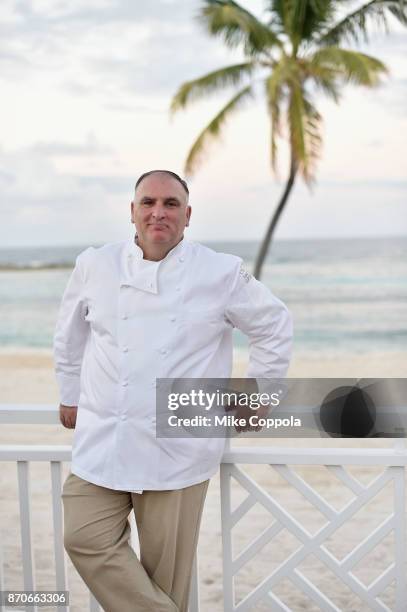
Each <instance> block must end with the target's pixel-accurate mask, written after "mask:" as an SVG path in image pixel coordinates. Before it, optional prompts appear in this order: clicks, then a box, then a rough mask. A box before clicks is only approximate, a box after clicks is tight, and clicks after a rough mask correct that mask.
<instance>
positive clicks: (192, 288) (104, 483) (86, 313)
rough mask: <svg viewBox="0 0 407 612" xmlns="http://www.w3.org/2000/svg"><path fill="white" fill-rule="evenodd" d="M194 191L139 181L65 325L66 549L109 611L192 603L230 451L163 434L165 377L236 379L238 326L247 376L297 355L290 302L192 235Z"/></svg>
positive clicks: (181, 610)
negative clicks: (125, 233)
mask: <svg viewBox="0 0 407 612" xmlns="http://www.w3.org/2000/svg"><path fill="white" fill-rule="evenodd" d="M188 196H189V192H188V187H187V185H186V183H185V181H183V180H182V179H180V177H179V176H178V175H176V174H174V173H172V172H170V171H167V170H155V171H151V172H147V173H146V174H144V175H142V176H141V177H140V178H139V179H138V181H137V183H136V188H135V194H134V199H133V201H132V202H131V221H132V223H134V224H135V227H136V235H135V237H132V238H131V239H130V240H127V241H125V242H120V243H115V244H107V245H105V246H103V247H101V248H99V249H94V248H89V249H87V250H85V251H84V252H83V253H81V254H80V255H79V256H78V258H77V261H76V266H75V269H74V271H73V273H72V276H71V278H70V280H69V283H68V285H67V288H66V290H65V293H64V296H63V299H62V303H61V308H60V312H59V317H58V322H57V326H56V331H55V338H54V355H55V366H56V375H57V379H58V383H59V387H60V395H61V405H60V419H61V422H62V423H63V424H64V425H65V426H66V427H75V433H74V440H73V450H72V464H71V473H70V474H69V476H68V478H67V479H66V481H65V483H64V488H63V494H62V497H63V502H64V521H65V524H64V528H65V540H64V542H65V548H66V550H67V552H68V554H69V556H70V558H71V559H72V562H73V564H74V565H75V567H76V568H77V570H78V572H79V573H80V575H81V576H82V578H83V579H84V581H85V583H86V584H87V585H88V587H89V588H90V590H91V591H92V592H93V593H94V595H95V597H96V598H97V599H98V601H99V602H100V604H101V605H102V606H103V608H104V610H105V611H106V612H141V611H143V612H147V611H150V612H164V611H165V612H176V611H178V612H186V610H187V607H188V595H189V586H190V578H191V567H192V563H193V559H194V555H195V551H196V546H197V540H198V533H199V526H200V519H201V513H202V508H203V503H204V499H205V495H206V490H207V487H208V483H209V479H210V477H211V476H212V475H213V474H214V473H215V472H216V470H217V469H218V466H219V463H220V461H221V457H222V453H223V450H224V440H222V439H219V438H216V439H196V438H194V439H193V440H192V441H191V440H190V439H160V438H157V437H156V432H155V394H156V384H157V383H156V379H157V378H228V377H229V376H230V373H231V367H232V330H233V327H238V328H239V329H241V330H242V331H243V332H244V333H245V334H247V336H248V337H249V340H250V365H249V370H248V376H250V377H260V378H267V377H283V376H285V374H286V370H287V367H288V363H289V357H290V347H291V336H292V328H291V319H290V315H289V314H288V311H287V309H286V308H285V306H284V305H283V304H282V302H280V301H279V300H278V299H276V298H275V297H274V296H273V295H272V294H271V293H270V292H269V290H268V289H267V288H266V287H264V285H262V284H261V283H259V282H258V281H257V280H255V279H254V278H253V277H251V276H250V275H249V274H248V273H247V272H245V271H244V270H243V269H242V267H241V263H242V262H241V259H239V258H238V257H234V256H232V255H226V254H223V253H216V252H214V251H212V250H211V249H208V248H206V247H204V246H202V245H200V244H197V243H192V242H188V241H186V240H185V239H184V230H185V227H187V226H188V225H189V221H190V218H191V206H190V205H189V204H188ZM132 508H134V512H135V517H136V523H137V528H138V532H139V541H140V560H139V559H138V558H137V556H136V555H135V553H134V552H133V550H132V548H131V547H130V546H129V544H128V540H129V534H130V527H129V523H128V521H127V517H128V515H129V513H130V511H131V510H132Z"/></svg>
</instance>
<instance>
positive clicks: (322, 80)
mask: <svg viewBox="0 0 407 612" xmlns="http://www.w3.org/2000/svg"><path fill="white" fill-rule="evenodd" d="M299 62H300V66H301V72H302V73H303V75H304V82H305V81H306V80H308V79H311V80H312V82H313V84H314V85H315V86H316V88H317V89H319V90H321V91H322V92H323V93H324V94H325V95H326V96H328V98H331V99H332V100H333V101H334V102H336V103H338V102H339V100H340V96H341V90H340V82H339V80H340V76H341V75H340V71H339V69H338V68H337V67H332V66H330V65H325V64H324V63H323V62H322V63H319V62H312V61H308V59H301V60H299Z"/></svg>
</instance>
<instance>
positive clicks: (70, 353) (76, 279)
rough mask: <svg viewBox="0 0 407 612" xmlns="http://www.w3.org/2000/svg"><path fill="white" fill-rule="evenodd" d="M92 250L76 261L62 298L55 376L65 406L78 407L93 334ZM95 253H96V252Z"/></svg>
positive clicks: (55, 351)
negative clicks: (88, 278) (89, 295)
mask: <svg viewBox="0 0 407 612" xmlns="http://www.w3.org/2000/svg"><path fill="white" fill-rule="evenodd" d="M90 250H91V249H86V251H83V252H82V253H81V254H80V255H78V257H77V258H76V264H75V267H74V269H73V271H72V274H71V276H70V278H69V281H68V284H67V286H66V289H65V291H64V294H63V296H62V301H61V305H60V308H59V313H58V318H57V323H56V326H55V333H54V364H55V374H56V378H57V383H58V387H59V393H60V401H61V404H64V405H65V406H77V405H78V402H79V394H80V374H81V365H82V357H83V352H84V349H85V344H86V340H87V336H88V333H89V323H88V322H87V321H86V320H85V316H86V314H87V307H86V300H85V295H84V289H85V271H84V265H85V260H86V257H87V255H88V253H89V252H90ZM92 250H93V249H92Z"/></svg>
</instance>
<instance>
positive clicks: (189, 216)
mask: <svg viewBox="0 0 407 612" xmlns="http://www.w3.org/2000/svg"><path fill="white" fill-rule="evenodd" d="M191 214H192V208H191V207H190V206H187V222H186V223H185V227H188V226H189V220H190V218H191Z"/></svg>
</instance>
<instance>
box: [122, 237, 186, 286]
mask: <svg viewBox="0 0 407 612" xmlns="http://www.w3.org/2000/svg"><path fill="white" fill-rule="evenodd" d="M136 236H137V234H136V235H135V236H133V237H132V238H129V239H128V240H126V242H125V244H124V248H123V252H122V253H123V255H122V265H121V283H122V284H127V285H134V282H133V281H134V279H133V278H132V277H133V274H132V271H131V269H132V267H133V266H132V265H131V263H132V261H133V262H134V261H135V260H136V261H140V260H141V259H143V251H142V249H141V248H140V247H139V245H138V244H137V243H136V241H135V240H136ZM186 247H187V241H186V240H185V238H182V240H180V242H178V244H176V245H175V247H173V248H172V249H171V250H170V251H169V252H168V253H167V255H166V256H165V257H164V258H163V259H160V260H159V261H157V262H156V263H157V264H158V265H157V268H159V267H160V264H161V263H162V262H164V261H168V260H169V259H172V258H173V257H176V256H177V257H178V258H179V260H180V261H183V260H184V254H185V251H186Z"/></svg>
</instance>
